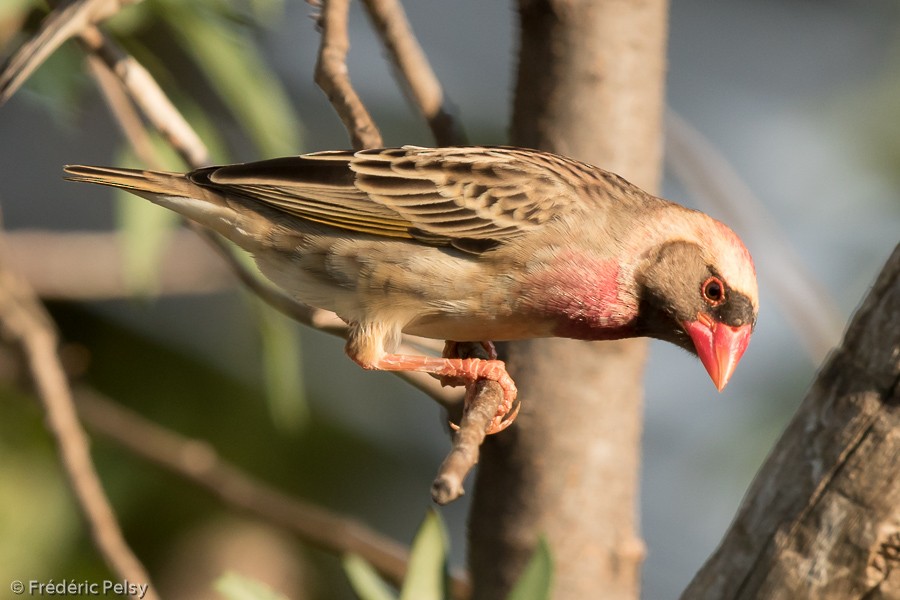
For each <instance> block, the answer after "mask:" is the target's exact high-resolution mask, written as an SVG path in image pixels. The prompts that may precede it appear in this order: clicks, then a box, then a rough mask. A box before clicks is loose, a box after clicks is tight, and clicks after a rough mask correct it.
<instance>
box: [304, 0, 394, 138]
mask: <svg viewBox="0 0 900 600" xmlns="http://www.w3.org/2000/svg"><path fill="white" fill-rule="evenodd" d="M349 10H350V0H322V3H321V13H320V14H319V16H318V19H317V22H318V24H319V28H320V29H321V30H322V42H321V44H320V45H319V58H318V61H317V62H316V74H315V79H316V84H318V86H319V87H320V88H322V91H323V92H325V95H326V96H328V100H329V101H330V102H331V105H332V106H333V107H334V110H335V111H336V112H337V114H338V116H339V117H340V118H341V121H342V122H343V123H344V127H345V128H346V129H347V133H348V134H349V135H350V141H351V144H352V145H353V148H355V149H356V150H362V149H364V148H380V147H381V146H383V145H384V143H383V142H382V140H381V133H379V131H378V127H377V126H376V125H375V122H374V121H373V120H372V117H371V115H370V114H369V111H368V110H366V107H365V106H364V105H363V103H362V100H360V98H359V95H357V93H356V90H354V89H353V86H352V85H350V76H349V75H348V74H347V51H348V50H349V49H350V41H349V39H348V37H347V18H348V14H349Z"/></svg>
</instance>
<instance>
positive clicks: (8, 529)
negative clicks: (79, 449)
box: [0, 304, 434, 598]
mask: <svg viewBox="0 0 900 600" xmlns="http://www.w3.org/2000/svg"><path fill="white" fill-rule="evenodd" d="M51 309H52V314H53V316H54V318H55V320H56V322H57V323H58V324H59V327H60V330H61V333H62V336H63V338H64V339H66V340H68V342H67V343H68V345H69V346H70V347H72V348H76V349H80V351H79V352H80V353H82V354H86V360H87V363H88V364H87V370H86V372H85V374H84V376H83V377H82V378H81V379H82V382H83V383H86V384H88V385H90V386H92V387H94V388H96V389H98V390H99V391H101V392H103V393H105V394H107V395H108V396H110V397H112V398H115V399H116V401H118V402H120V403H121V404H123V405H125V406H127V407H129V408H132V409H134V410H136V411H137V412H139V413H140V414H142V415H145V416H146V417H147V418H149V419H151V420H152V421H154V422H157V423H159V424H162V425H164V426H166V427H169V428H171V429H172V430H174V431H177V432H180V433H182V434H183V435H187V436H190V437H193V438H197V439H203V440H208V441H209V442H210V443H211V444H212V445H213V446H214V447H215V448H216V449H217V451H218V453H219V454H220V455H221V456H222V458H223V459H224V460H228V461H230V462H232V463H233V464H235V465H236V466H238V467H240V468H242V469H244V470H245V471H246V472H248V473H252V474H253V476H254V477H256V478H259V479H261V480H263V481H266V482H269V483H270V484H271V485H274V486H275V487H277V488H279V489H281V490H283V491H285V492H286V493H288V494H292V495H295V496H297V497H300V498H304V499H308V500H309V501H311V502H314V503H317V504H319V505H322V506H330V507H334V508H335V509H336V510H340V511H343V512H346V513H348V514H362V513H367V514H369V515H370V517H369V518H367V521H369V522H370V523H372V524H373V525H374V526H375V527H378V523H379V521H381V522H382V523H383V522H384V521H385V519H391V518H393V517H394V515H393V514H391V513H393V512H394V511H397V510H400V511H401V513H402V512H403V511H405V510H407V509H405V508H404V507H403V503H402V502H398V495H399V496H403V497H408V498H413V497H415V494H413V493H411V491H410V493H406V492H404V491H403V490H404V486H406V485H410V484H409V482H412V481H419V482H422V481H427V480H428V476H429V474H430V473H431V472H432V470H433V469H434V465H433V464H431V463H430V462H429V461H428V460H427V458H426V457H422V458H420V459H419V458H416V457H415V456H409V455H403V456H401V455H399V454H391V453H389V452H387V451H386V450H385V449H384V448H381V447H379V446H377V445H374V444H372V443H371V442H368V441H365V440H363V439H360V438H359V437H357V436H356V435H354V434H352V433H350V432H348V431H347V430H345V429H342V428H341V427H339V426H337V425H335V424H334V423H331V422H329V421H326V420H323V419H321V418H320V417H318V416H317V415H316V414H312V415H310V417H309V418H310V424H309V425H310V426H309V427H308V428H307V429H306V430H305V432H304V435H303V436H302V437H299V438H297V437H293V436H292V437H286V436H284V435H282V434H281V432H280V431H279V430H278V428H277V427H276V426H275V425H273V423H272V422H271V420H270V419H268V418H267V416H266V414H265V411H262V410H260V404H259V401H258V398H259V394H258V391H257V390H255V389H254V388H253V387H252V386H248V385H247V384H246V383H244V382H242V381H240V380H237V379H235V378H234V377H232V376H230V375H228V374H226V373H223V372H221V371H220V370H218V369H215V368H212V367H210V366H209V365H207V364H204V363H203V362H200V361H198V360H197V358H195V357H193V356H190V355H188V354H185V353H184V352H183V351H177V350H173V349H172V348H169V347H166V346H164V345H161V344H159V343H156V342H152V341H150V340H148V339H147V338H146V337H144V336H142V335H139V334H136V333H135V332H133V331H131V330H129V329H128V328H125V327H122V326H119V325H116V324H113V323H111V322H110V321H109V320H107V319H106V318H105V317H103V316H102V315H100V314H97V313H95V312H94V311H90V310H84V309H82V308H78V307H75V306H72V305H67V304H55V305H52V306H51ZM92 449H93V454H94V458H95V462H96V464H97V469H98V472H99V473H100V474H101V477H102V480H103V482H104V486H105V488H106V490H107V493H108V494H109V496H110V499H111V501H112V503H113V505H114V507H115V509H116V512H117V514H118V516H119V519H120V521H121V523H122V526H123V528H124V531H125V535H126V538H127V539H128V540H129V542H130V543H131V544H132V545H133V546H134V547H135V548H137V549H138V552H139V554H140V556H141V558H142V560H144V561H145V562H146V564H147V566H148V568H149V570H150V572H151V573H153V574H157V576H158V579H159V580H158V581H156V582H155V583H157V584H159V585H161V586H162V587H164V586H165V585H166V581H165V577H163V576H161V575H159V573H160V571H161V570H162V567H163V566H164V565H165V564H166V562H167V560H168V559H169V555H170V552H171V547H172V544H173V543H174V541H175V540H177V539H178V538H179V537H181V536H182V535H183V533H185V532H188V531H191V530H192V529H194V528H195V527H198V525H199V524H202V523H206V522H208V521H210V520H215V519H216V518H217V517H218V515H220V514H221V513H223V512H226V513H227V512H228V508H227V507H223V506H222V505H221V504H220V503H219V502H218V500H216V499H214V498H212V497H210V496H209V495H208V494H207V493H206V492H199V493H198V490H197V489H196V488H195V487H193V486H192V485H190V484H186V483H185V482H184V481H182V480H181V479H180V478H178V477H175V476H173V475H171V474H170V473H168V472H166V471H164V470H162V469H159V468H157V467H154V466H152V465H150V464H149V463H147V462H146V461H144V460H142V459H137V458H134V457H132V456H131V455H130V454H129V453H127V452H124V451H123V450H122V449H121V448H119V447H118V446H116V445H114V444H112V443H110V442H107V441H106V440H105V439H104V438H102V437H95V438H94V443H93V447H92ZM0 452H2V455H3V457H4V458H3V460H2V461H0V530H2V531H3V534H4V535H3V536H0V564H2V565H3V567H2V569H0V572H2V573H3V574H7V575H9V577H10V578H21V579H29V578H44V579H47V578H50V577H53V578H55V579H56V580H59V579H60V578H63V577H66V578H69V579H78V580H85V579H90V580H92V581H100V580H103V579H105V578H108V577H109V574H108V572H107V570H106V568H105V567H104V565H103V563H102V561H101V559H100V557H99V556H98V555H97V554H96V552H95V551H94V550H93V544H92V543H91V541H90V539H89V536H88V532H87V531H86V530H85V529H84V527H83V525H82V521H81V517H80V515H79V514H78V511H77V509H76V507H75V504H74V502H73V500H72V498H71V492H70V491H69V490H68V488H67V486H66V484H65V479H64V477H63V475H62V472H61V470H60V468H59V466H58V463H57V458H56V453H55V448H54V446H53V443H52V441H51V439H50V437H49V434H48V433H47V432H46V431H45V429H44V427H43V422H42V415H41V412H40V410H39V408H38V406H37V404H36V403H35V402H34V401H32V400H31V399H30V398H29V397H28V396H27V395H23V394H21V393H18V392H16V391H14V390H13V389H9V388H0ZM424 488H427V485H426V486H424ZM424 488H423V489H424ZM361 490H365V493H360V491H361ZM420 491H421V490H420ZM419 497H420V496H419ZM372 506H381V507H383V509H384V510H383V511H382V515H381V516H380V517H379V516H378V515H375V516H371V515H372V512H371V508H372ZM376 512H377V511H376ZM211 550H212V549H211ZM305 554H306V556H307V557H308V559H309V560H310V561H312V562H313V563H314V567H313V568H314V570H315V572H316V575H317V578H318V579H319V585H320V586H321V589H318V591H317V590H312V589H311V590H308V593H307V594H306V595H304V596H303V597H307V598H314V597H321V598H348V597H350V595H349V590H348V589H346V588H345V587H342V586H347V584H346V583H345V582H342V581H340V579H341V577H340V573H339V571H338V570H337V561H335V560H334V559H333V558H332V559H329V558H328V557H325V556H323V555H322V553H321V552H318V551H309V550H308V551H306V553H305ZM333 577H337V578H338V579H337V580H333V579H332V578H333ZM208 585H210V586H211V585H212V582H211V581H210V582H208ZM317 588H318V586H317ZM166 597H172V596H169V595H167V596H166ZM174 597H177V595H175V596H174Z"/></svg>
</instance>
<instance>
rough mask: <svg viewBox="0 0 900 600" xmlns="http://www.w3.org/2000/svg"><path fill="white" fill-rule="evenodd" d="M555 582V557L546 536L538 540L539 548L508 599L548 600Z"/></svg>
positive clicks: (535, 550)
mask: <svg viewBox="0 0 900 600" xmlns="http://www.w3.org/2000/svg"><path fill="white" fill-rule="evenodd" d="M552 584H553V557H552V556H551V555H550V545H549V544H548V543H547V540H546V538H544V537H541V538H540V539H539V540H538V545H537V548H535V549H534V554H532V556H531V560H530V561H528V565H527V566H526V567H525V571H524V572H523V573H522V576H521V577H520V578H519V581H517V582H516V585H515V587H513V589H512V591H511V592H510V593H509V597H508V598H507V600H547V599H548V598H550V587H551V585H552Z"/></svg>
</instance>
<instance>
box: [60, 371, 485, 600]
mask: <svg viewBox="0 0 900 600" xmlns="http://www.w3.org/2000/svg"><path fill="white" fill-rule="evenodd" d="M77 405H78V411H79V413H80V414H81V416H82V418H83V419H84V421H85V423H87V424H88V426H89V427H90V428H91V429H92V430H93V431H95V432H97V433H99V434H100V435H102V436H104V437H106V438H109V439H110V440H112V441H114V442H115V443H117V444H119V445H121V446H123V447H125V448H127V449H128V450H129V451H131V452H132V453H134V454H136V455H138V456H140V457H142V458H144V459H146V460H149V461H151V462H153V463H155V464H157V465H159V466H161V467H163V468H165V469H166V470H168V471H171V472H173V473H176V474H177V475H179V476H181V477H182V478H184V479H185V480H186V481H188V482H190V483H192V484H194V485H196V486H198V487H201V488H203V489H205V490H206V491H207V492H209V493H210V494H212V495H213V496H215V497H217V498H218V499H219V500H221V501H222V502H223V503H225V504H226V505H228V506H232V507H236V508H239V509H241V510H243V511H245V512H247V513H249V514H252V515H254V516H256V517H258V518H260V519H263V520H265V521H267V522H270V523H274V524H275V525H277V526H279V527H283V528H285V529H288V530H290V531H292V532H294V533H295V534H296V535H297V536H299V537H300V538H301V539H302V540H304V541H305V542H308V543H310V544H313V545H315V546H317V547H319V548H321V549H323V550H325V551H327V552H331V553H335V554H347V553H355V554H359V555H360V556H362V557H363V558H365V559H366V560H367V561H368V562H369V563H370V564H372V566H373V567H375V569H377V570H378V572H380V573H381V574H382V575H384V576H385V577H387V578H388V579H390V581H392V582H393V583H395V584H397V585H399V584H400V583H402V581H403V579H404V578H405V576H406V570H407V566H408V562H409V552H408V550H407V548H405V547H404V546H403V545H401V544H399V543H397V542H396V541H394V540H392V539H390V538H388V537H385V536H383V535H381V534H379V533H377V532H375V531H372V530H371V529H369V528H368V527H366V526H365V525H363V524H362V523H359V522H358V521H355V520H353V519H350V518H348V517H345V516H342V515H338V514H335V513H332V512H330V511H327V510H324V509H322V508H320V507H318V506H315V505H312V504H309V503H306V502H302V501H300V500H297V499H295V498H292V497H290V496H288V495H286V494H284V493H283V492H281V491H279V490H277V489H275V488H274V487H272V486H270V485H268V484H266V483H264V482H262V481H259V480H256V479H254V478H253V477H251V476H250V475H248V474H247V473H245V472H243V471H241V470H240V469H238V468H237V467H235V466H234V465H232V464H230V463H228V462H227V461H225V460H223V459H222V458H221V457H220V456H219V455H218V454H217V453H216V451H215V449H214V448H213V447H212V446H211V445H210V444H208V443H207V442H205V441H200V440H196V439H191V438H187V437H185V436H182V435H180V434H178V433H176V432H174V431H172V430H170V429H166V428H164V427H161V426H160V425H157V424H156V423H153V422H151V421H149V420H147V419H145V418H144V417H142V416H140V415H138V414H137V413H134V412H132V411H130V410H128V409H126V408H124V407H122V406H119V405H117V404H116V403H114V402H112V401H110V400H108V399H106V398H104V397H102V396H101V395H100V394H98V393H97V392H95V391H93V390H88V389H79V390H78V393H77ZM453 591H454V597H456V598H467V597H468V596H469V584H468V581H467V579H466V578H465V577H464V576H460V575H457V576H455V577H454V578H453Z"/></svg>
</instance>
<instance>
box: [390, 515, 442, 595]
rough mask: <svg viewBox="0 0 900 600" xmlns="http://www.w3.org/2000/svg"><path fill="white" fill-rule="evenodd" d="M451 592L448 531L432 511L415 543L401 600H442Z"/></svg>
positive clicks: (420, 529) (426, 516)
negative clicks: (448, 565)
mask: <svg viewBox="0 0 900 600" xmlns="http://www.w3.org/2000/svg"><path fill="white" fill-rule="evenodd" d="M448 590H449V586H448V576H447V530H446V528H445V527H444V522H443V521H442V520H441V516H440V515H439V514H438V513H437V511H436V510H434V509H429V510H428V512H427V513H426V514H425V520H424V521H422V525H421V527H419V531H418V532H417V533H416V537H415V539H414V540H413V544H412V549H411V550H410V556H409V570H408V571H407V575H406V580H405V581H404V582H403V589H402V590H401V591H400V600H443V599H444V598H448V597H449V593H448Z"/></svg>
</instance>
